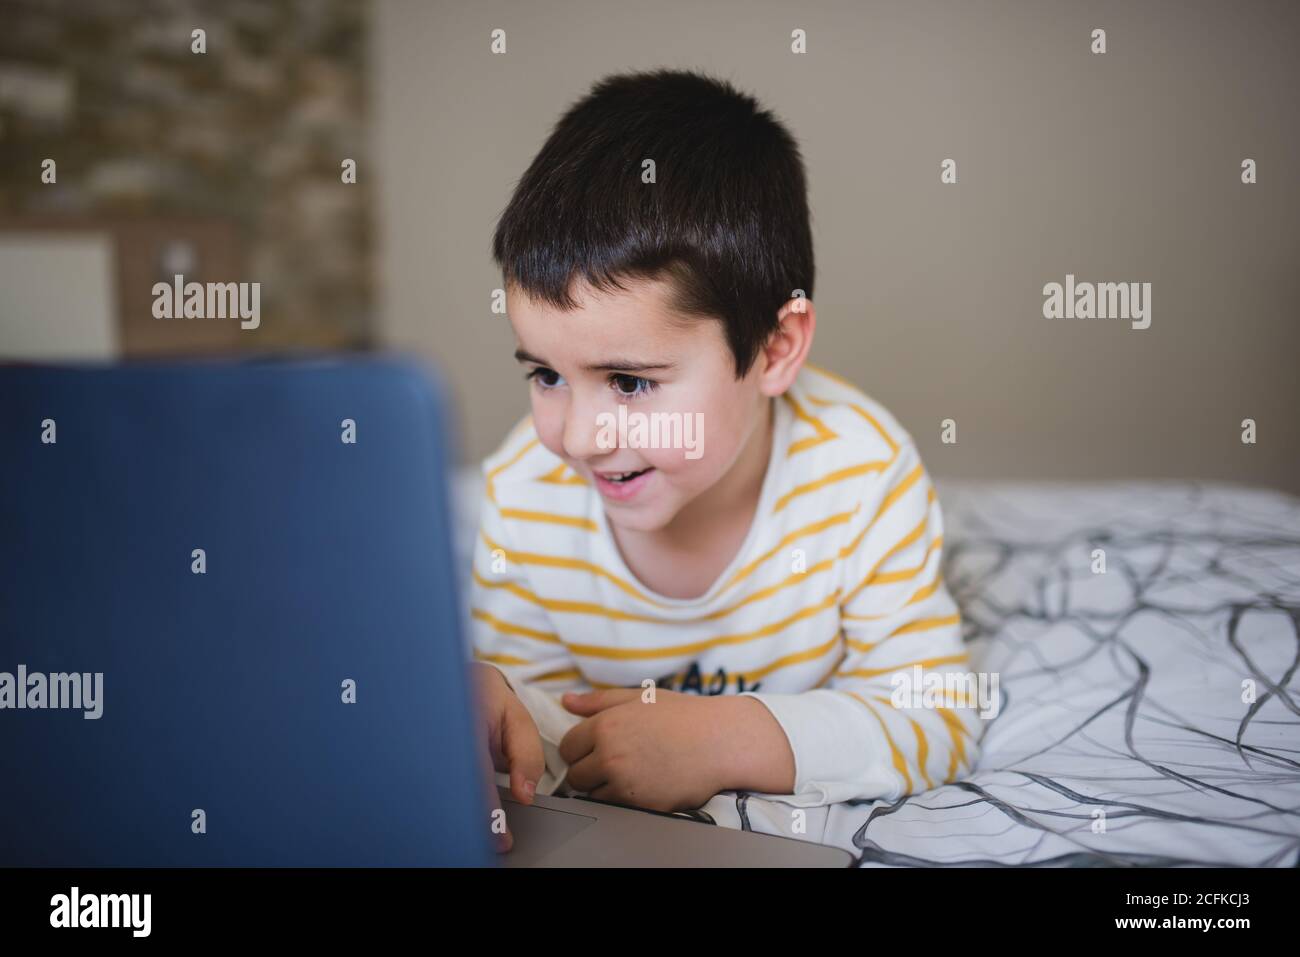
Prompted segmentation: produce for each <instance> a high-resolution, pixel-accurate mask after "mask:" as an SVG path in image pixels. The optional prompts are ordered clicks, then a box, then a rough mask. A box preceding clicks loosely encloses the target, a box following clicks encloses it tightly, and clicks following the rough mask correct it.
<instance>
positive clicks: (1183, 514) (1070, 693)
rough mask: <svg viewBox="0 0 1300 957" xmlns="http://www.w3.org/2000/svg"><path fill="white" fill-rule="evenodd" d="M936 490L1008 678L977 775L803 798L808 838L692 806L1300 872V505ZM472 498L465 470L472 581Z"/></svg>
mask: <svg viewBox="0 0 1300 957" xmlns="http://www.w3.org/2000/svg"><path fill="white" fill-rule="evenodd" d="M935 486H936V490H937V492H938V495H939V500H940V502H941V503H942V505H943V509H944V521H945V526H946V536H945V538H946V541H947V545H946V554H945V560H944V568H945V579H946V581H947V583H948V586H949V588H950V590H951V592H952V594H953V597H954V598H956V600H957V602H958V604H959V605H960V606H961V609H962V616H963V619H964V623H965V629H966V639H967V641H968V642H970V647H971V651H972V668H973V669H976V670H988V671H996V672H998V673H999V676H1000V691H1001V695H1002V706H1001V709H1000V712H999V714H998V715H997V717H996V718H993V719H991V720H990V721H988V723H987V725H986V727H985V733H984V738H983V740H982V744H981V747H982V755H981V757H980V761H979V765H978V767H977V769H976V771H975V773H974V774H973V775H972V776H971V777H970V778H969V779H968V780H966V781H963V782H960V783H958V784H952V785H946V786H943V787H940V788H936V789H935V790H932V791H927V792H925V793H923V794H918V795H913V796H910V797H907V798H904V799H903V800H900V801H898V802H896V803H893V804H889V803H886V802H883V801H864V802H848V803H844V804H836V805H832V806H830V807H824V808H815V809H810V810H808V811H807V812H806V814H807V817H806V819H805V820H804V821H803V822H802V823H803V825H804V828H805V830H804V832H803V833H792V826H793V823H794V821H795V815H793V814H792V808H790V807H789V806H787V805H784V804H782V803H781V802H778V801H770V800H764V799H760V798H755V797H751V796H749V795H747V794H743V793H740V794H737V793H734V792H724V793H723V794H719V795H718V796H716V797H715V798H713V799H712V800H711V801H710V802H709V803H708V804H706V805H705V806H704V808H703V809H702V810H703V811H704V812H705V813H707V814H708V815H709V816H710V817H711V818H712V819H713V820H714V821H715V822H716V823H717V824H719V825H723V826H728V827H740V828H746V829H752V830H755V831H762V832H766V833H773V834H784V835H787V836H796V837H800V838H804V839H807V840H813V841H818V842H821V843H826V844H834V845H837V846H840V847H844V848H846V849H847V850H849V851H850V852H851V853H853V855H854V857H855V858H856V859H857V860H858V863H859V865H860V866H875V865H904V866H907V865H940V866H948V865H958V866H960V865H967V866H969V865H985V866H997V865H1037V866H1083V867H1088V866H1098V865H1101V866H1107V865H1118V866H1133V865H1137V866H1142V865H1150V866H1179V865H1209V866H1214V865H1217V866H1230V865H1245V866H1295V865H1297V864H1300V710H1298V709H1297V704H1298V703H1300V699H1298V698H1297V691H1298V690H1300V688H1298V687H1297V685H1298V682H1297V678H1296V671H1297V665H1298V664H1300V500H1297V499H1295V498H1292V497H1289V496H1286V495H1283V494H1282V493H1279V492H1272V491H1266V490H1258V489H1250V488H1245V487H1240V486H1234V485H1221V484H1207V483H1197V482H1178V483H1174V482H1123V483H1089V484H1067V483H1053V482H1021V483H1016V482H963V481H955V480H947V481H943V480H936V481H935ZM479 491H480V489H479V483H478V478H477V475H476V474H474V473H471V472H466V473H463V474H462V476H461V477H460V479H459V481H458V483H457V488H456V500H457V502H458V505H457V508H456V512H457V525H458V528H457V534H458V544H459V549H460V561H459V565H460V568H461V570H462V573H463V575H464V578H465V579H466V580H467V579H468V571H469V567H470V562H469V549H470V548H471V547H472V544H473V538H474V534H475V527H476V511H477V507H478V495H479ZM1096 548H1101V549H1104V550H1105V554H1106V563H1107V570H1106V574H1094V573H1093V572H1092V564H1093V556H1092V553H1093V550H1094V549H1096ZM464 593H465V592H464V591H462V594H464ZM1248 685H1249V686H1253V689H1254V695H1255V698H1254V702H1253V703H1250V702H1248V701H1245V700H1243V698H1244V696H1245V694H1246V690H1245V689H1246V688H1247V686H1248Z"/></svg>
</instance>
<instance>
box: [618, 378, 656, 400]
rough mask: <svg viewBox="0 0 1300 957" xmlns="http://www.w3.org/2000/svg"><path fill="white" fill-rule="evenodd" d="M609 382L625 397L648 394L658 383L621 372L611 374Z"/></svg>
mask: <svg viewBox="0 0 1300 957" xmlns="http://www.w3.org/2000/svg"><path fill="white" fill-rule="evenodd" d="M609 382H610V385H611V386H612V387H613V389H614V391H615V392H617V393H618V394H619V395H620V396H622V397H623V398H625V399H631V398H635V397H636V396H641V395H646V394H647V393H650V392H653V391H654V390H655V388H656V383H654V382H651V381H650V380H649V379H643V378H641V377H640V376H636V375H628V374H627V373H621V372H616V373H614V374H613V375H612V376H610V377H609Z"/></svg>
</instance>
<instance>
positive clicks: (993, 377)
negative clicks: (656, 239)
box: [370, 0, 1300, 492]
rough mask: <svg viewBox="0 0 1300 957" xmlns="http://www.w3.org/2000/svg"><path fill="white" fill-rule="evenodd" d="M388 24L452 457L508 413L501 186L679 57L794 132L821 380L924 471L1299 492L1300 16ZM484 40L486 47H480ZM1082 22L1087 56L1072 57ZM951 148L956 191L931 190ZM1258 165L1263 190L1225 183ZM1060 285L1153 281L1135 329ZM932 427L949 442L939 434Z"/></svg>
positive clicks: (661, 12)
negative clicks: (1243, 428) (557, 125)
mask: <svg viewBox="0 0 1300 957" xmlns="http://www.w3.org/2000/svg"><path fill="white" fill-rule="evenodd" d="M374 10H375V18H376V22H375V29H374V31H373V37H374V40H373V42H374V48H373V51H372V53H373V56H372V62H373V70H374V75H373V77H372V83H371V89H370V95H371V96H372V98H373V104H372V105H373V113H372V116H373V118H374V122H375V136H376V143H375V147H374V149H373V156H374V162H375V164H376V169H375V170H374V172H373V175H375V176H376V177H377V178H378V180H379V183H378V192H379V195H380V200H381V202H380V208H379V217H380V221H379V232H378V238H379V243H380V249H379V256H378V262H379V264H380V270H381V275H380V290H381V299H380V309H381V317H382V326H381V332H382V340H383V341H384V342H385V343H386V344H388V345H390V346H395V347H399V348H410V349H414V350H416V351H418V352H419V353H420V354H422V355H424V356H426V357H429V358H432V359H434V360H436V361H438V362H440V363H441V364H442V366H443V367H444V368H445V369H447V370H449V372H450V377H451V380H452V383H453V385H454V388H455V391H456V394H457V398H458V400H459V403H460V411H461V421H462V437H463V439H462V440H463V445H464V449H465V453H466V455H467V456H472V457H475V458H477V457H481V456H482V455H484V454H485V453H486V452H488V451H489V450H490V449H491V448H492V447H493V446H494V445H495V443H496V442H497V441H498V440H499V438H500V437H501V436H502V435H503V434H504V432H505V430H506V429H507V428H509V426H510V425H511V424H513V423H514V422H515V421H516V420H517V418H518V417H519V415H521V414H522V413H523V411H524V410H525V408H526V402H527V398H526V392H525V389H524V384H523V381H522V376H521V375H520V373H519V371H518V370H517V368H516V364H515V363H514V361H513V359H512V358H511V357H510V352H511V350H512V348H513V343H512V339H511V336H510V333H509V329H508V327H507V324H506V321H505V319H504V318H503V317H500V316H494V315H492V314H491V312H490V311H489V296H490V293H491V290H492V289H493V288H495V287H497V286H498V285H500V282H501V278H500V275H499V273H498V272H497V271H496V269H495V267H494V265H493V264H492V262H491V258H490V255H489V243H490V239H491V234H492V229H493V227H494V225H495V222H496V218H497V216H498V215H499V213H500V212H501V210H502V209H503V208H504V206H505V204H506V202H507V200H508V199H509V195H510V190H511V188H512V186H513V185H514V183H515V181H516V180H517V178H518V177H519V176H520V175H521V174H522V173H523V170H524V168H525V167H526V165H527V164H528V162H529V161H530V160H531V158H532V156H533V154H534V152H535V151H536V150H537V148H538V147H539V146H540V145H541V142H542V139H543V138H544V137H545V135H546V133H547V132H548V130H549V128H550V125H551V124H552V123H553V122H554V120H555V119H556V118H557V116H558V114H559V112H560V111H561V110H562V109H563V108H564V107H566V106H567V105H569V104H570V103H571V102H572V101H573V100H574V99H576V98H577V97H579V96H581V95H582V94H583V93H584V92H585V91H586V90H587V88H588V87H589V86H590V84H591V83H592V82H593V81H594V80H596V79H597V78H599V77H600V76H603V75H604V74H606V73H609V72H613V71H617V70H623V69H630V68H650V67H657V66H669V67H672V66H677V67H688V66H689V67H699V68H704V69H707V70H709V71H711V72H713V73H714V74H716V75H722V76H724V77H727V78H729V79H731V80H732V81H733V82H735V83H736V84H737V85H739V86H741V87H742V88H744V89H747V90H748V91H750V92H752V93H754V94H756V95H757V96H758V97H759V98H760V100H762V101H763V102H764V103H765V104H766V105H767V106H769V107H770V108H772V109H773V110H775V111H776V112H777V114H778V115H779V116H781V117H782V118H783V119H784V120H785V121H786V122H787V123H788V125H789V126H790V128H791V129H792V130H793V132H794V134H795V136H796V137H797V138H798V139H799V141H800V143H801V144H802V149H803V152H804V156H805V160H806V163H807V167H808V173H809V179H810V183H811V196H810V201H811V204H812V209H813V226H814V237H815V242H816V253H817V267H818V269H817V289H816V296H815V301H816V303H817V308H818V319H819V328H818V331H817V339H816V344H815V345H814V347H813V360H814V361H815V362H818V363H820V364H821V365H824V366H826V367H827V368H830V369H832V370H834V371H836V372H838V373H840V374H841V375H844V376H846V377H848V378H850V379H852V380H854V381H856V382H857V383H858V384H859V385H861V386H862V388H864V389H865V390H866V391H867V392H868V393H869V394H871V395H873V396H874V397H875V398H877V399H879V400H880V401H881V402H883V403H884V404H885V405H886V406H888V407H889V408H890V409H891V410H892V411H893V412H894V413H895V414H896V415H897V416H898V417H899V419H900V421H901V422H902V423H903V425H904V426H905V427H906V428H907V429H908V430H909V431H911V432H912V434H913V435H915V436H916V438H917V441H918V443H919V445H920V447H921V451H922V454H923V456H924V457H925V460H926V463H927V465H928V467H929V468H930V470H931V472H932V473H933V474H935V475H938V476H954V477H1004V476H1014V477H1024V478H1063V479H1094V478H1108V477H1174V478H1180V477H1199V478H1207V479H1226V480H1232V481H1238V482H1243V483H1247V484H1255V485H1272V486H1277V487H1284V488H1287V489H1288V490H1290V491H1293V492H1300V416H1298V415H1297V413H1298V412H1300V386H1298V385H1297V375H1296V365H1297V359H1298V358H1300V321H1298V314H1300V309H1298V308H1297V302H1300V240H1298V238H1297V236H1298V235H1300V234H1298V233H1297V212H1300V179H1298V178H1297V176H1296V163H1297V160H1298V158H1300V122H1298V121H1297V116H1296V111H1295V91H1296V90H1297V89H1300V65H1298V64H1300V58H1297V57H1296V55H1295V46H1296V43H1297V41H1298V40H1300V4H1296V3H1289V2H1276V3H1270V2H1242V3H1226V2H1200V0H1179V2H1153V0H1147V2H1144V3H1141V4H1135V3H1129V2H1114V3H1041V2H1039V3H1029V2H1025V3H1011V2H997V3H992V2H952V3H921V2H903V0H899V2H890V3H851V2H843V3H812V4H790V3H785V2H752V0H744V2H742V0H688V2H682V0H673V2H654V3H610V2H606V0H552V2H548V3H514V2H476V3H473V4H464V3H452V2H407V0H378V2H377V3H376V6H375V8H374ZM498 27H499V28H502V29H504V30H505V31H506V33H507V40H508V53H507V54H506V55H504V56H494V55H492V54H491V53H490V52H489V49H488V43H489V33H490V31H491V30H493V29H494V28H498ZM1094 27H1101V28H1104V29H1105V30H1106V31H1107V34H1108V46H1109V52H1107V53H1106V54H1104V55H1094V54H1092V53H1091V52H1089V43H1090V40H1089V34H1090V32H1091V30H1092V29H1093V28H1094ZM795 28H803V29H804V30H806V31H807V34H808V52H807V53H806V54H804V55H801V56H796V55H793V54H791V53H790V52H789V44H790V40H789V37H790V32H791V30H793V29H795ZM949 157H951V158H953V159H955V160H956V161H957V164H958V167H957V171H958V183H957V184H956V185H951V186H945V185H941V184H940V182H939V167H940V163H941V162H942V161H943V160H944V159H945V158H949ZM1244 157H1251V158H1253V159H1255V160H1256V161H1257V162H1258V164H1259V183H1257V184H1256V185H1252V186H1246V185H1243V184H1242V183H1241V182H1240V173H1239V164H1240V162H1241V160H1242V158H1244ZM1067 273H1073V274H1074V275H1075V276H1076V277H1077V278H1078V279H1079V280H1089V281H1094V282H1107V281H1111V282H1128V281H1136V282H1150V283H1151V284H1152V292H1151V300H1152V320H1151V326H1150V328H1148V329H1145V330H1134V329H1132V328H1130V324H1129V323H1128V322H1125V321H1122V320H1095V321H1091V322H1090V321H1085V320H1058V321H1052V320H1048V319H1045V318H1043V316H1042V308H1043V294H1042V287H1043V285H1044V284H1045V283H1048V282H1053V281H1056V282H1064V279H1065V275H1066V274H1067ZM1247 417H1250V418H1254V419H1255V420H1256V421H1257V423H1258V443H1257V444H1256V445H1253V446H1251V445H1243V444H1242V443H1241V441H1240V422H1241V420H1242V419H1243V418H1247ZM945 418H952V419H955V420H956V422H957V428H958V442H957V444H956V445H944V444H942V443H941V442H940V422H941V420H943V419H945Z"/></svg>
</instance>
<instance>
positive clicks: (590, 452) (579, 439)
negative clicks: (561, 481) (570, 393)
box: [564, 402, 608, 461]
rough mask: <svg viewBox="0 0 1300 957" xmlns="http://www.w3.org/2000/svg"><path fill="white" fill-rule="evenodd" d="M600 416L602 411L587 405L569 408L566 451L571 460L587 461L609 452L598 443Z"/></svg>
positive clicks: (577, 404)
mask: <svg viewBox="0 0 1300 957" xmlns="http://www.w3.org/2000/svg"><path fill="white" fill-rule="evenodd" d="M599 415H600V410H599V409H597V408H595V407H593V406H591V405H589V404H587V403H579V402H574V403H573V404H572V405H570V406H569V410H568V415H566V416H565V419H564V451H565V454H567V455H568V456H569V457H570V458H572V459H577V460H579V461H585V460H586V459H589V458H591V457H592V456H594V455H599V454H601V453H602V452H607V451H608V449H603V448H601V447H600V445H599V443H598V442H597V438H598V436H599V434H600V423H599Z"/></svg>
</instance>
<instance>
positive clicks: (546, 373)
mask: <svg viewBox="0 0 1300 957" xmlns="http://www.w3.org/2000/svg"><path fill="white" fill-rule="evenodd" d="M524 378H526V379H532V380H534V381H535V382H537V384H538V385H540V386H541V387H542V388H543V389H554V388H555V387H556V386H557V385H559V384H560V383H561V382H562V381H564V380H563V379H562V378H561V376H560V374H559V373H558V372H556V371H555V370H554V369H548V368H546V367H545V366H538V367H537V368H536V369H534V370H533V371H532V372H530V373H528V375H526V376H524Z"/></svg>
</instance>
